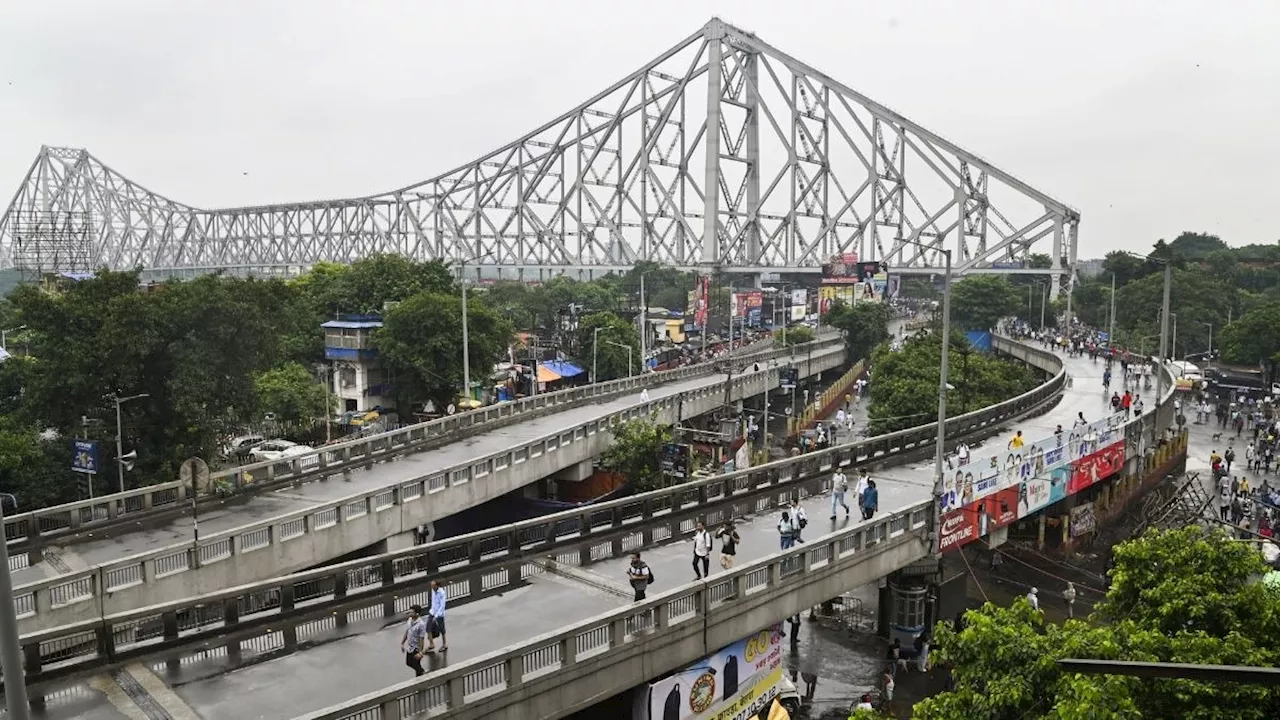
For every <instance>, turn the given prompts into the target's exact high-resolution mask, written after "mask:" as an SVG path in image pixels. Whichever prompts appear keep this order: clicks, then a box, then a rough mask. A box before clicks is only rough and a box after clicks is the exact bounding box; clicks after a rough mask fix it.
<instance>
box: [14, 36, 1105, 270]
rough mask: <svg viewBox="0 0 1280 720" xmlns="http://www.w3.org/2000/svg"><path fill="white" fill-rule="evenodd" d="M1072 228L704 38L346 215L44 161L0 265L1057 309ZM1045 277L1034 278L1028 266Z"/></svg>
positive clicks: (751, 45) (976, 169) (768, 49)
mask: <svg viewBox="0 0 1280 720" xmlns="http://www.w3.org/2000/svg"><path fill="white" fill-rule="evenodd" d="M1079 220H1080V215H1079V213H1078V212H1077V211H1076V210H1074V209H1073V208H1071V207H1069V206H1067V205H1066V204H1064V203H1063V202H1061V201H1059V200H1057V199H1055V198H1053V197H1051V196H1050V195H1048V194H1046V193H1044V192H1042V191H1040V190H1036V189H1035V188H1032V187H1031V186H1030V185H1028V184H1026V183H1025V182H1023V181H1022V180H1019V179H1018V178H1016V177H1014V176H1013V175H1011V174H1010V173H1008V172H1006V171H1004V170H1001V169H999V168H997V167H995V166H994V165H992V164H991V163H990V162H987V161H986V160H984V159H982V158H980V157H978V156H977V155H974V154H973V153H971V152H969V151H967V150H964V149H961V148H960V147H959V146H957V145H955V144H954V143H952V142H949V141H948V140H946V139H944V138H942V137H941V136H939V135H938V134H936V133H933V132H931V131H929V130H926V129H924V128H922V127H920V126H919V125H917V124H915V123H913V122H911V121H910V120H908V119H907V118H905V117H904V116H902V115H900V114H899V113H897V112H894V111H893V110H890V109H889V108H886V107H885V106H883V105H880V104H879V103H876V102H874V101H872V100H871V99H869V98H867V97H865V96H864V95H862V94H860V93H858V92H857V91H855V90H853V89H852V88H849V87H848V86H845V85H843V84H841V83H840V82H838V81H836V80H835V79H833V78H831V77H829V76H827V75H826V74H824V73H822V72H820V71H818V70H816V69H814V68H812V67H810V66H808V65H806V64H804V63H803V62H801V61H799V60H797V59H795V58H793V57H791V56H790V55H787V54H786V53H784V52H782V51H780V50H778V49H776V48H774V47H773V46H771V45H769V44H768V43H766V42H764V41H763V40H761V39H760V38H758V37H756V35H755V34H754V33H751V32H747V31H744V30H741V29H739V28H736V27H734V26H732V25H729V24H727V23H725V22H723V21H721V20H719V19H712V20H711V21H710V22H708V23H707V24H706V25H705V26H704V27H703V28H701V29H700V30H698V32H696V33H694V34H693V35H691V36H689V37H688V38H685V39H684V40H683V41H681V42H680V43H679V44H678V45H676V46H675V47H673V48H671V49H670V50H668V51H666V52H664V53H663V54H662V55H660V56H659V57H657V58H655V59H654V60H653V61H651V62H649V63H648V64H646V65H645V66H644V67H642V68H640V69H639V70H637V71H635V72H634V73H632V74H630V75H629V76H627V77H626V78H625V79H623V80H622V81H620V82H618V83H617V84H615V85H613V86H612V87H610V88H608V89H607V90H605V91H603V92H601V93H600V94H598V95H596V96H595V97H593V98H591V99H590V100H588V101H587V102H585V103H583V104H582V105H580V106H579V107H577V108H575V109H573V110H571V111H569V112H568V113H565V114H564V115H562V116H560V117H559V118H556V119H555V120H553V121H551V122H549V123H547V124H546V125H543V126H542V127H540V128H538V129H537V130H534V131H533V132H531V133H529V134H528V135H526V136H525V137H522V138H520V139H519V140H516V141H515V142H513V143H510V144H508V145H506V146H504V147H502V148H500V149H498V150H496V151H494V152H492V153H490V154H488V155H486V156H484V157H482V158H480V159H478V160H476V161H474V162H472V163H469V164H467V165H464V166H462V167H459V168H456V169H454V170H452V171H450V172H447V173H445V174H443V175H439V176H437V177H434V178H432V179H430V180H426V181H423V182H420V183H417V184H414V185H410V186H408V187H404V188H401V189H399V190H393V191H391V192H387V193H383V194H380V195H370V196H367V197H361V198H352V199H346V200H324V201H315V202H304V203H295V204H284V205H264V206H259V207H241V208H225V209H217V210H206V209H201V208H196V207H193V206H191V205H186V204H183V203H180V202H177V201H174V200H170V199H168V198H166V197H164V196H162V195H159V194H157V193H155V192H153V191H151V190H149V189H147V188H144V187H142V186H140V185H138V184H136V183H134V182H131V181H130V180H129V179H127V178H126V177H124V176H123V175H121V174H119V173H117V172H116V171H115V170H113V169H112V168H110V167H108V166H107V165H105V164H104V163H102V162H101V161H100V160H98V159H97V158H96V157H94V156H93V155H92V154H90V153H89V152H88V151H86V150H81V149H69V148H58V147H44V148H42V149H41V151H40V154H39V155H38V156H37V157H36V160H35V162H34V163H33V164H32V166H31V169H30V171H29V172H28V174H27V176H26V179H25V180H24V181H23V183H22V186H21V187H20V188H19V190H18V192H17V195H16V196H15V197H14V199H13V202H12V203H11V204H10V205H9V207H8V209H7V211H6V212H5V214H4V215H3V216H2V217H0V266H6V267H11V268H17V269H19V270H22V271H24V272H30V273H36V274H40V273H48V272H87V271H92V270H94V269H96V268H100V267H107V268H114V269H132V268H143V269H144V270H146V271H147V272H148V273H150V274H159V275H186V274H197V273H202V272H210V271H227V272H233V273H246V274H290V273H297V272H301V271H303V270H305V269H306V268H308V267H310V266H311V265H313V264H315V263H317V262H321V261H333V262H340V263H342V262H351V261H354V260H357V259H360V258H362V257H365V256H368V255H370V254H373V253H398V254H403V255H406V256H409V257H413V258H418V259H432V258H439V259H445V260H453V261H458V260H465V261H467V262H468V263H469V264H471V265H472V266H473V267H476V268H477V272H478V271H479V268H481V267H486V266H487V267H489V268H491V269H497V270H498V271H500V274H502V275H505V276H510V277H526V278H529V277H530V273H532V277H533V278H536V277H538V276H540V275H543V274H546V273H552V274H561V273H569V274H577V275H580V276H585V275H589V274H591V273H593V272H601V273H602V272H606V271H610V270H614V269H619V268H625V267H628V266H631V265H632V264H634V263H635V262H636V261H637V260H652V261H657V262H660V263H664V264H667V265H673V266H677V267H683V268H711V267H717V268H721V269H724V270H726V271H736V272H755V273H770V272H781V271H786V272H795V271H802V272H813V271H816V270H817V268H819V267H820V266H821V265H822V263H823V262H825V261H827V260H828V259H829V258H831V257H832V256H835V255H838V254H845V253H857V254H858V256H859V258H860V259H862V260H881V261H884V262H886V263H887V264H888V265H889V266H890V267H891V268H895V269H897V270H900V271H904V272H918V273H930V272H937V271H938V269H939V268H940V267H941V265H942V253H941V251H942V249H944V248H945V249H948V250H950V252H951V253H952V257H953V262H954V267H955V270H956V271H957V272H958V273H961V274H963V273H973V272H1038V273H1043V274H1046V275H1049V276H1050V278H1051V283H1052V291H1053V292H1054V293H1055V295H1056V293H1057V291H1058V286H1059V282H1060V280H1061V278H1063V277H1069V276H1070V273H1071V269H1072V268H1073V267H1074V266H1075V261H1076V236H1077V230H1078V225H1079ZM1033 247H1037V248H1039V249H1040V251H1041V252H1044V251H1045V250H1046V249H1047V250H1048V251H1049V252H1048V253H1047V254H1048V255H1049V256H1050V257H1051V258H1052V267H1051V268H1049V269H1044V270H1034V271H1032V270H1031V269H1030V267H1029V263H1027V260H1028V258H1029V255H1030V254H1031V251H1032V248H1033Z"/></svg>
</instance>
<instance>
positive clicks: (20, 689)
mask: <svg viewBox="0 0 1280 720" xmlns="http://www.w3.org/2000/svg"><path fill="white" fill-rule="evenodd" d="M6 501H8V502H9V503H10V504H11V505H13V509H14V510H17V509H18V499H17V498H16V497H14V496H12V495H10V494H9V493H0V527H3V525H4V503H5V502H6ZM0 666H2V667H3V668H4V698H5V705H6V706H7V708H8V710H9V717H11V718H13V719H14V720H29V719H30V717H31V706H30V705H28V704H27V682H26V681H27V678H26V671H25V670H23V668H22V647H21V646H20V645H19V644H18V611H17V610H16V609H15V608H14V606H13V578H12V577H11V576H10V575H9V546H8V543H5V542H0Z"/></svg>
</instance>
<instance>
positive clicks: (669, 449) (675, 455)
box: [658, 443, 689, 478]
mask: <svg viewBox="0 0 1280 720" xmlns="http://www.w3.org/2000/svg"><path fill="white" fill-rule="evenodd" d="M658 467H659V468H660V469H661V470H662V472H663V473H665V474H667V475H670V476H671V477H677V478H687V477H689V446H688V445H681V444H679V443H667V444H666V445H663V446H662V459H661V460H660V461H659V463H658Z"/></svg>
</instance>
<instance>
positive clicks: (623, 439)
mask: <svg viewBox="0 0 1280 720" xmlns="http://www.w3.org/2000/svg"><path fill="white" fill-rule="evenodd" d="M612 430H613V443H612V444H610V445H609V448H608V449H607V450H605V451H604V454H602V455H601V456H600V466H601V467H603V468H605V469H607V470H612V471H613V472H616V473H619V474H620V475H622V476H623V477H625V478H626V479H627V482H628V484H629V485H630V487H632V488H633V489H634V490H635V492H645V491H648V490H653V489H656V488H659V487H662V486H663V485H664V484H665V483H664V482H663V477H664V476H663V474H662V467H661V462H662V447H663V446H664V445H666V444H667V443H669V442H671V426H670V425H660V424H658V423H656V422H654V421H652V420H648V419H645V418H636V419H634V420H628V421H626V422H623V423H618V424H616V425H614V426H613V428H612Z"/></svg>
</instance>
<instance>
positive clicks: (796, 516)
mask: <svg viewBox="0 0 1280 720" xmlns="http://www.w3.org/2000/svg"><path fill="white" fill-rule="evenodd" d="M791 519H792V520H793V521H794V522H795V532H796V542H798V543H803V542H804V538H803V537H801V533H803V532H804V529H805V527H806V526H808V524H809V516H808V515H806V514H805V512H804V506H803V505H801V504H800V501H799V500H792V501H791Z"/></svg>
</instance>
